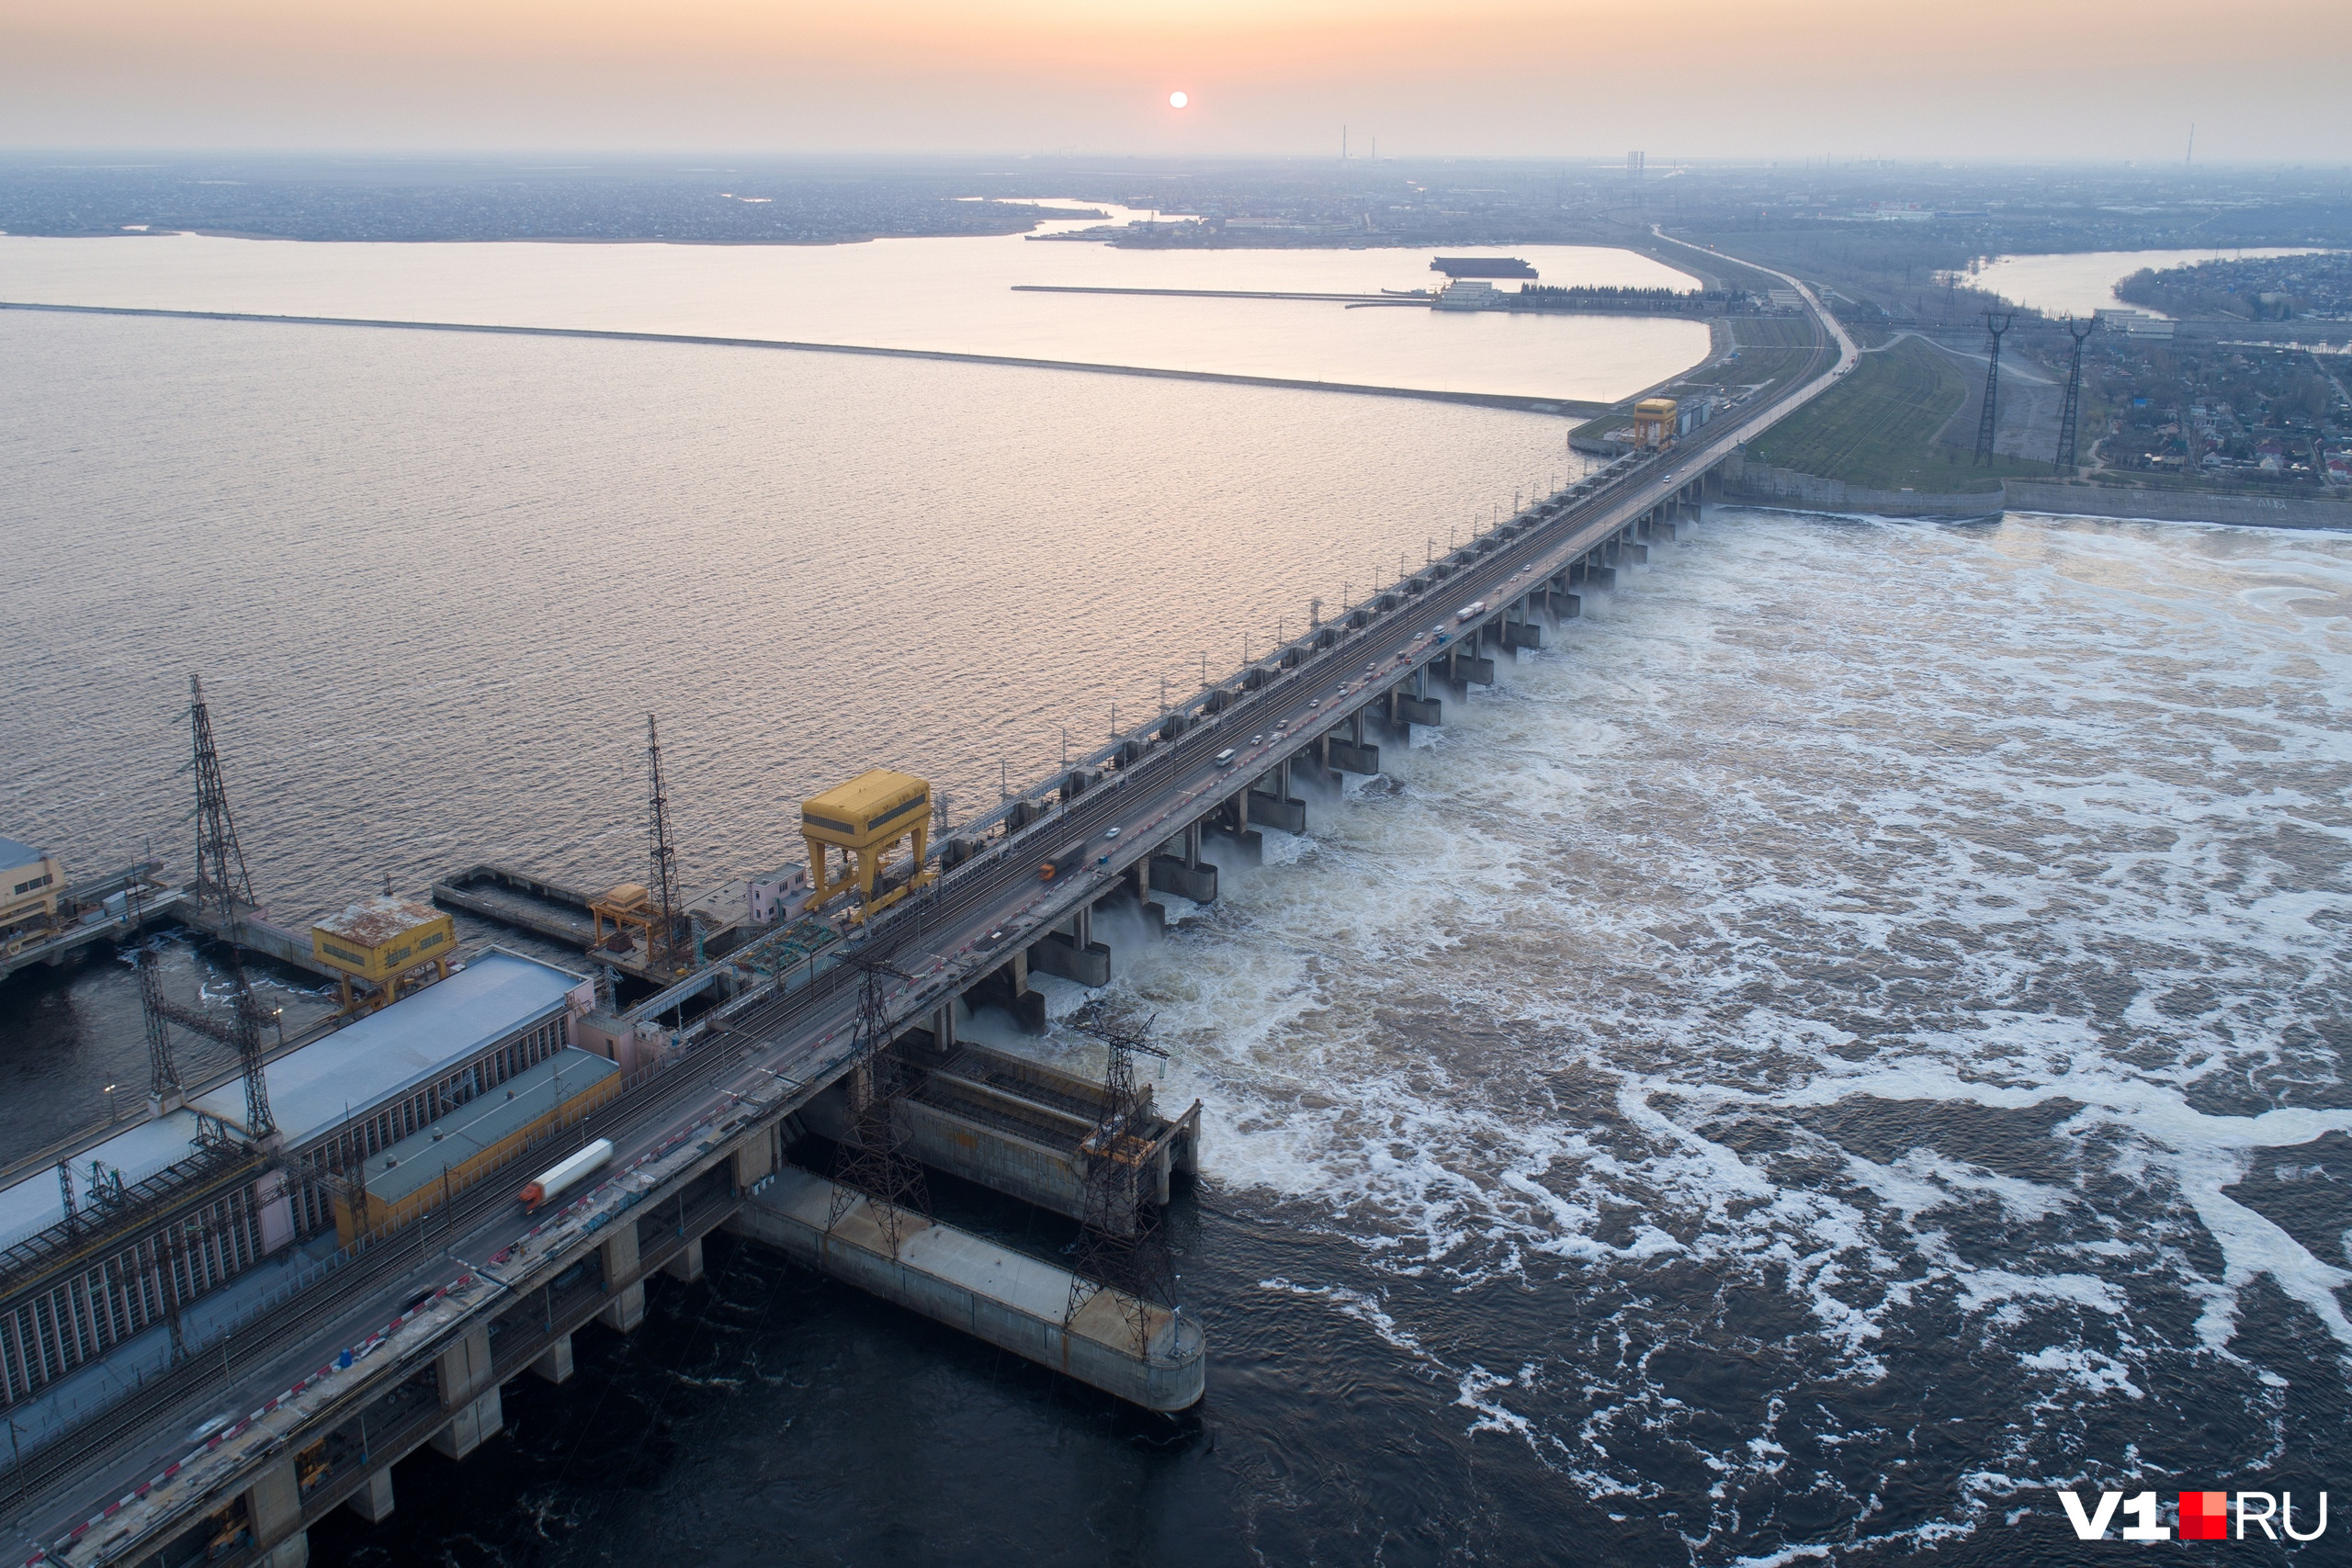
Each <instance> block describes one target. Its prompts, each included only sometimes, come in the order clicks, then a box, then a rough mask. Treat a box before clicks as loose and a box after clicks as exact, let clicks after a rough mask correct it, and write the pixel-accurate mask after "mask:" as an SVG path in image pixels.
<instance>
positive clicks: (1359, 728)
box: [1324, 701, 1393, 773]
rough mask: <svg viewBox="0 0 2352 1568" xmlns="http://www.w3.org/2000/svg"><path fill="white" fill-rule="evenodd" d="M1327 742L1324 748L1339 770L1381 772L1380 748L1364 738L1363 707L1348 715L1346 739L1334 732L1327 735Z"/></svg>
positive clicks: (1341, 771)
mask: <svg viewBox="0 0 2352 1568" xmlns="http://www.w3.org/2000/svg"><path fill="white" fill-rule="evenodd" d="M1392 705H1393V701H1392ZM1325 742H1326V744H1325V748H1324V750H1325V751H1326V752H1327V754H1328V755H1329V758H1330V765H1331V766H1332V767H1333V768H1334V769H1336V770H1337V771H1339V772H1340V773H1378V772H1380V748H1379V747H1377V746H1374V745H1370V744H1368V743H1367V742H1366V741H1365V740H1364V738H1363V709H1362V708H1357V709H1355V710H1353V711H1352V712H1351V713H1350V714H1349V715H1348V722H1347V736H1346V738H1345V739H1341V738H1340V735H1339V734H1338V733H1336V732H1334V733H1332V734H1329V735H1328V736H1326V737H1325Z"/></svg>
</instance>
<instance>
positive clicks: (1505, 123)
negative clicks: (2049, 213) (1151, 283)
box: [0, 0, 2352, 158]
mask: <svg viewBox="0 0 2352 1568" xmlns="http://www.w3.org/2000/svg"><path fill="white" fill-rule="evenodd" d="M2347 17H2352V11H2347V9H2346V7H2344V6H2340V5H2336V4H2332V3H2330V0H2282V3H2281V4H2279V5H2278V6H2273V7H2270V8H2268V9H2267V11H2266V12H2265V15H2264V24H2263V26H2262V27H2261V28H2236V27H2227V28H2213V27H2211V26H2209V25H2208V23H2209V22H2210V19H2211V16H2210V12H2209V11H2208V10H2206V9H2205V8H2203V7H2199V6H2189V5H2186V4H2182V3H2181V0H2157V3H2155V4H2153V5H2150V6H2141V7H2137V8H2133V9H2131V10H2130V11H2129V12H2117V11H2115V10H2114V9H2113V8H2111V7H2104V6H2090V5H2088V4H2085V3H2082V0H2060V3H2059V4H2056V5H2036V6H2029V5H2025V4H2022V3H2020V0H1991V3H1988V4H1984V5H1979V6H1971V7H1967V8H1965V9H1963V10H1961V11H1952V10H1950V9H1930V8H1928V7H1899V8H1888V7H1885V6H1878V5H1868V4H1861V3H1860V0H1768V3H1765V4H1761V5H1747V4H1740V5H1734V4H1730V3H1728V0H1691V3H1689V4H1684V5H1680V6H1676V7H1675V8H1674V9H1673V11H1672V13H1671V17H1670V20H1668V17H1667V16H1666V15H1665V14H1663V13H1659V12H1657V11H1655V10H1653V9H1651V8H1647V7H1640V6H1623V5H1620V4H1614V3H1609V4H1603V3H1600V0H1568V3H1565V4H1553V5H1531V4H1525V3H1522V0H1466V3H1464V4H1462V5H1457V6H1443V7H1437V6H1427V5H1422V4H1409V5H1408V4H1402V3H1399V0H1359V3H1351V4H1345V5H1342V4H1338V3H1336V0H1288V3H1281V0H1277V3H1272V4H1264V5H1257V4H1252V5H1242V4H1237V3H1233V0H1207V3H1193V4H1182V5H1179V4H1172V3H1167V0H1147V3H1143V4H1130V5H1119V6H1109V5H1080V4H1072V3H1069V0H1014V3H1003V0H999V3H995V4H982V5H976V6H951V5H945V4H941V3H939V0H910V3H908V4H900V5H894V6H882V7H844V6H814V5H803V4H786V5H771V4H758V5H755V4H750V3H748V0H685V3H684V4H679V5H673V6H646V5H630V4H617V3H613V0H589V3H587V4H580V5H574V4H566V5H555V4H552V3H549V0H488V3H486V4H479V3H472V0H469V3H467V4H462V5H461V4H456V3H453V0H421V3H417V4H398V5H395V4H389V3H386V0H361V3H359V4H356V5H353V6H337V7H318V6H303V5H295V4H292V3H290V0H226V3H224V4H222V5H219V6H203V7H195V6H185V5H179V4H164V3H161V0H99V3H98V4H95V5H85V4H79V3H73V0H18V3H17V4H16V5H15V6H11V7H9V10H8V16H7V19H6V22H5V23H0V141H6V142H9V143H13V144H18V145H80V146H105V145H117V146H130V145H159V146H160V145H175V144H177V145H190V144H210V145H243V146H252V147H271V146H352V147H363V146H365V147H388V148H398V147H493V146H511V147H534V146H544V147H558V146H576V147H596V146H617V145H624V144H626V145H630V146H638V147H669V148H691V147H743V148H763V149H779V150H782V149H808V150H835V151H854V150H874V151H906V150H915V149H933V150H967V151H974V152H977V151H982V150H1009V151H1019V150H1023V149H1030V148H1054V149H1074V150H1079V151H1095V152H1120V151H1136V152H1149V151H1153V150H1156V149H1159V148H1162V147H1163V146H1169V147H1172V146H1174V145H1177V144H1175V143H1167V142H1164V141H1163V139H1164V138H1165V137H1168V136H1170V135H1174V134H1177V127H1178V126H1179V125H1182V127H1183V128H1184V129H1183V130H1182V135H1183V136H1184V138H1185V140H1184V141H1183V142H1182V146H1183V147H1184V148H1185V149H1187V150H1190V151H1225V152H1240V151H1244V150H1247V151H1252V152H1322V151H1324V150H1326V149H1332V150H1336V148H1337V146H1338V143H1339V140H1340V128H1341V127H1342V126H1343V125H1348V126H1353V127H1355V128H1357V130H1358V133H1359V134H1362V135H1365V136H1372V135H1377V136H1378V137H1380V139H1381V141H1382V145H1383V147H1384V149H1387V150H1391V151H1393V152H1396V153H1398V154H1412V155H1427V154H1444V153H1453V152H1460V153H1467V154H1544V155H1552V154H1559V153H1566V152H1607V151H1610V150H1613V149H1621V148H1623V147H1624V146H1629V145H1636V144H1639V145H1644V146H1646V147H1649V148H1651V149H1653V150H1654V152H1657V151H1658V150H1663V152H1664V154H1665V155H1673V154H1675V153H1678V152H1679V153H1686V154H1690V155H1704V154H1708V153H1715V152H1745V153H1749V154H1754V155H1760V156H1771V157H1786V158H1802V157H1805V156H1815V157H1818V156H1826V155H1834V156H1872V155H1881V154H1884V155H1904V156H1917V155H1935V154H1938V153H1942V152H1953V151H1956V150H1957V149H1959V148H1960V147H1961V146H1962V144H1963V143H1965V144H1966V145H1967V147H1968V149H1969V151H1970V152H1972V154H1973V155H1985V154H1997V155H2023V156H2031V157H2060V156H2077V155H2096V156H2101V157H2133V156H2150V157H2161V156H2165V155H2169V154H2173V153H2174V152H2175V151H2176V149H2177V146H2178V144H2179V141H2180V139H2181V135H2182V132H2183V131H2184V130H2185V127H2186V124H2187V122H2188V120H2189V119H2190V118H2196V119H2197V120H2199V122H2200V123H2201V124H2202V125H2203V126H2205V127H2206V130H2204V132H2203V136H2204V138H2205V141H2204V146H2205V148H2206V150H2207V152H2209V154H2210V155H2211V156H2212V157H2214V158H2229V157H2244V158H2264V157H2273V156H2279V155H2280V151H2279V150H2280V149H2281V148H2283V147H2286V146H2288V145H2290V144H2292V143H2300V144H2302V145H2305V146H2310V145H2315V144H2316V145H2324V146H2328V147H2332V148H2334V149H2335V151H2336V152H2341V151H2342V150H2343V149H2344V148H2345V147H2346V145H2347V144H2352V110H2348V109H2347V108H2346V103H2347V102H2348V101H2352V95H2347V94H2346V93H2344V92H2342V91H2341V90H2340V81H2339V80H2338V77H2339V76H2340V70H2341V66H2340V62H2341V61H2342V60H2343V59H2344V58H2346V50H2347V46H2348V45H2352V21H2347ZM2190 37H2194V38H2195V39H2197V42H2196V44H2195V47H2193V48H2184V47H2183V46H2182V44H2183V39H2187V38H2190ZM2280 39H2295V40H2296V45H2295V47H2294V48H2291V49H2284V48H2281V47H2279V42H2278V40H2280ZM2086 52H2088V53H2092V54H2095V55H2096V56H2097V57H2098V61H2099V63H2100V66H2101V70H2100V71H2099V72H2098V73H2092V74H2089V75H2081V74H2078V73H2077V71H2076V65H2077V63H2078V62H2079V61H2080V60H2081V59H2082V58H2083V57H2084V56H2085V54H2086ZM1833 64H1834V66H1835V70H1834V72H1833V70H1832V69H1831V67H1832V66H1833ZM2233 65H2236V66H2239V67H2241V69H2237V70H2234V71H2233V70H2229V68H2230V67H2232V66H2233ZM2223 73H2225V74H2223ZM1171 79H1173V80H1180V81H1182V82H1183V83H1184V86H1183V87H1182V89H1177V91H1181V92H1182V93H1184V94H1186V95H1189V99H1188V102H1189V104H1190V106H1191V107H1190V109H1189V111H1188V112H1187V113H1186V114H1184V115H1182V116H1178V115H1171V114H1170V113H1169V112H1168V110H1169V109H1170V108H1171V107H1178V108H1181V107H1186V106H1185V105H1184V104H1179V103H1178V102H1177V101H1176V99H1175V98H1174V97H1173V96H1170V95H1171V89H1170V86H1169V83H1170V80H1171ZM1668 84H1670V88H1669V87H1668V86H1667V85H1668ZM1212 98H1213V99H1214V101H1215V104H1216V111H1215V113H1214V114H1208V113H1206V112H1204V110H1203V109H1202V107H1201V106H1202V105H1203V104H1204V103H1206V102H1208V101H1210V100H1211V99H1212Z"/></svg>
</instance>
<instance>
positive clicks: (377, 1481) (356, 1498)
mask: <svg viewBox="0 0 2352 1568" xmlns="http://www.w3.org/2000/svg"><path fill="white" fill-rule="evenodd" d="M344 1506H345V1507H346V1508H349V1509H350V1510H351V1511H352V1512H353V1513H355V1514H357V1515H358V1516H359V1517H361V1518H363V1519H366V1520H367V1521H368V1523H369V1524H371V1525H380V1524H382V1523H383V1522H384V1521H385V1520H386V1519H388V1518H390V1517H392V1467H391V1466H390V1465H389V1464H388V1465H386V1466H385V1467H384V1468H383V1469H381V1470H379V1471H377V1472H373V1473H372V1474H370V1475H369V1476H368V1479H367V1481H366V1482H364V1483H361V1485H360V1488H359V1490H358V1491H356V1492H354V1493H353V1494H352V1495H350V1496H349V1497H348V1498H346V1499H345V1502H344Z"/></svg>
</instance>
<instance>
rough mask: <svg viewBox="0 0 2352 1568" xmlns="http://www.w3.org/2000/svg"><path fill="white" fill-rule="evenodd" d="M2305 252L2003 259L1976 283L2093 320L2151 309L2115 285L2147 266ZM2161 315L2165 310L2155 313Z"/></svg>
mask: <svg viewBox="0 0 2352 1568" xmlns="http://www.w3.org/2000/svg"><path fill="white" fill-rule="evenodd" d="M2303 254H2308V253H2306V252H2305V251H2302V250H2298V249H2294V248H2291V247H2290V248H2288V249H2283V250H2260V249H2256V250H2242V249H2237V248H2234V247H2233V248H2230V249H2225V250H2217V251H2083V252H2078V253H2076V254H2071V255H2054V256H1999V257H1996V258H1995V259H1994V260H1993V262H1992V263H1991V264H1990V265H1987V266H1986V267H1985V269H1984V270H1983V271H1981V272H1979V273H1978V274H1977V275H1976V276H1975V277H1974V279H1973V282H1974V284H1975V286H1976V287H1977V288H1988V289H1991V290H1992V291H1993V292H1994V293H1996V294H1998V295H2000V296H2001V297H2002V298H2003V299H2008V300H2011V301H2013V302H2015V303H2017V304H2019V305H2023V306H2025V307H2027V308H2028V309H2029V310H2040V311H2042V312H2044V313H2045V314H2048V315H2052V316H2065V315H2073V316H2088V315H2090V314H2091V313H2092V312H2094V311H2098V310H2147V309H2148V308H2147V307H2146V306H2144V305H2132V304H2130V303H2128V302H2127V301H2125V300H2122V299H2117V298H2116V295H2115V286H2116V285H2117V284H2119V283H2120V282H2122V281H2123V280H2124V279H2125V278H2127V277H2129V276H2131V275H2132V274H2133V273H2135V272H2138V271H2139V270H2140V269H2141V268H2143V267H2145V268H2148V269H2149V270H2150V271H2154V272H2163V271H2165V269H2167V268H2169V267H2176V266H2195V265H2197V264H2198V263H2199V262H2209V261H2234V260H2238V259H2240V258H2243V257H2259V256H2299V255H2303ZM2148 313H2149V314H2151V315H2156V316H2161V315H2163V314H2164V312H2163V311H2162V310H2150V311H2149V312H2148Z"/></svg>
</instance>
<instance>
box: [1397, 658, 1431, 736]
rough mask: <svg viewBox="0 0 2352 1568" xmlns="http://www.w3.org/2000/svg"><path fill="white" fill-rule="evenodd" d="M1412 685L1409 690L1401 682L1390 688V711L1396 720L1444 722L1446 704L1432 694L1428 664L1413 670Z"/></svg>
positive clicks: (1400, 722)
mask: <svg viewBox="0 0 2352 1568" xmlns="http://www.w3.org/2000/svg"><path fill="white" fill-rule="evenodd" d="M1412 687H1413V689H1412V690H1411V691H1410V692H1408V691H1406V690H1405V689H1404V686H1403V685H1402V684H1401V683H1400V684H1399V685H1397V686H1396V687H1394V688H1392V689H1391V690H1390V692H1389V694H1388V700H1389V711H1390V713H1391V715H1392V716H1393V717H1394V719H1395V721H1396V722H1397V723H1398V724H1400V725H1415V724H1442V723H1443V722H1444V721H1445V705H1444V703H1443V702H1442V701H1441V700H1440V699H1438V698H1436V697H1432V696H1430V670H1429V666H1428V665H1426V664H1424V665H1422V666H1420V667H1419V669H1417V670H1415V671H1413V675H1412Z"/></svg>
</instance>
